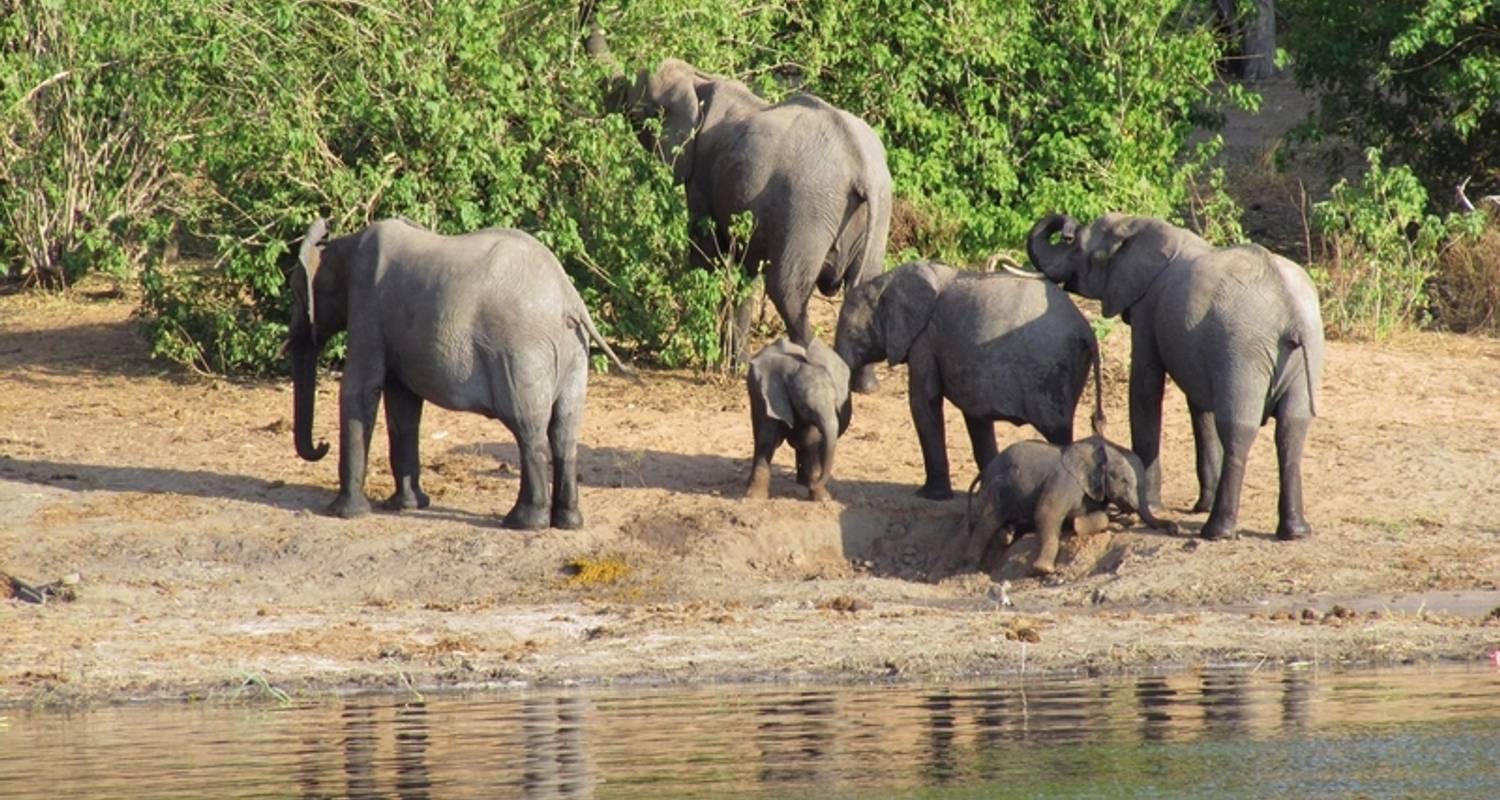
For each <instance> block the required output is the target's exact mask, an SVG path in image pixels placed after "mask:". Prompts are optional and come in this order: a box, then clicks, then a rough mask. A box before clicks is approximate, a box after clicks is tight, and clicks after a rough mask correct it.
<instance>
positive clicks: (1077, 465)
mask: <svg viewBox="0 0 1500 800" xmlns="http://www.w3.org/2000/svg"><path fill="white" fill-rule="evenodd" d="M976 486H977V487H979V492H978V500H979V514H978V518H977V520H976V524H975V526H974V527H973V528H972V529H971V530H970V531H969V536H970V537H971V540H974V539H977V540H979V541H984V542H992V541H995V540H996V539H997V538H998V541H999V542H1000V543H1001V544H1002V545H1009V544H1010V542H1011V540H1012V536H1013V535H1014V534H1020V533H1026V532H1028V531H1035V532H1036V533H1037V535H1038V536H1040V537H1041V540H1042V543H1041V548H1040V550H1039V551H1038V552H1037V556H1036V560H1035V561H1033V562H1032V565H1031V571H1032V573H1033V574H1036V575H1051V574H1052V573H1053V572H1055V571H1056V569H1057V550H1058V545H1059V543H1060V541H1061V536H1062V528H1063V525H1064V524H1065V523H1067V522H1072V524H1073V527H1074V529H1075V530H1077V531H1078V532H1080V533H1086V532H1092V531H1097V530H1102V529H1103V528H1104V526H1105V525H1107V524H1108V523H1109V519H1108V516H1107V515H1106V513H1105V512H1106V509H1107V508H1108V506H1109V505H1111V504H1113V505H1115V506H1116V507H1118V508H1120V509H1122V510H1124V511H1133V512H1137V513H1139V514H1140V515H1141V519H1142V520H1143V521H1144V522H1145V523H1146V524H1148V525H1150V526H1152V527H1153V528H1162V529H1165V530H1167V531H1170V532H1171V533H1174V534H1175V533H1176V532H1177V525H1176V523H1172V522H1166V521H1164V520H1160V519H1157V518H1156V517H1155V516H1154V515H1153V514H1152V513H1151V509H1150V505H1149V504H1148V503H1147V502H1146V491H1147V483H1146V476H1145V468H1144V467H1143V466H1142V465H1141V460H1140V459H1139V458H1137V457H1136V455H1135V453H1132V452H1130V451H1128V450H1125V449H1124V448H1122V447H1120V446H1119V445H1117V444H1114V443H1113V442H1110V441H1108V440H1106V439H1105V438H1104V437H1102V436H1090V437H1089V438H1087V439H1081V440H1079V441H1076V442H1074V443H1072V444H1069V445H1058V444H1050V443H1048V442H1038V441H1023V442H1016V443H1014V444H1012V445H1010V446H1009V447H1007V448H1005V449H1004V450H1002V451H1000V454H999V455H997V456H995V458H994V460H992V461H990V463H989V464H988V465H987V466H985V468H984V471H983V472H982V473H980V475H979V477H977V478H975V479H974V482H973V483H972V484H970V485H969V505H970V510H968V511H966V512H965V518H966V519H974V517H973V514H972V506H973V504H974V500H975V491H974V490H975V487H976Z"/></svg>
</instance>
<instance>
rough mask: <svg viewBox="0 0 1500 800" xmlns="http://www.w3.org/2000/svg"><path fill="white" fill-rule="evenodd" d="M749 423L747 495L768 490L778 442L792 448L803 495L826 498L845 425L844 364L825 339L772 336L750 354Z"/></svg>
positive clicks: (758, 495)
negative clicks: (803, 341)
mask: <svg viewBox="0 0 1500 800" xmlns="http://www.w3.org/2000/svg"><path fill="white" fill-rule="evenodd" d="M745 382H746V384H747V385H748V387H749V389H750V425H751V428H752V429H753V430H754V433H755V456H754V460H753V463H752V465H751V471H750V485H749V486H748V487H746V489H745V496H746V497H749V498H756V499H765V498H766V497H767V496H769V494H770V486H771V457H772V456H773V455H774V454H775V452H776V448H777V447H780V446H781V443H782V442H785V441H790V442H791V443H792V447H793V448H794V449H795V450H796V451H797V482H798V483H800V484H802V485H803V486H805V487H807V490H808V499H811V500H827V499H829V494H828V478H829V476H830V475H832V474H833V454H834V450H835V448H836V445H837V444H838V439H839V437H840V436H842V435H844V431H846V430H848V429H849V415H850V411H851V403H850V399H849V367H848V365H847V364H845V363H844V360H843V359H841V358H839V357H838V355H837V354H835V353H834V352H833V350H831V349H829V347H828V345H826V344H823V343H822V342H820V341H818V340H816V339H814V340H813V343H812V345H811V346H810V347H805V348H804V347H803V346H802V345H799V344H797V343H795V342H792V341H789V340H787V339H786V338H781V339H777V340H776V341H775V342H773V343H772V344H770V345H767V346H766V347H765V348H764V349H762V350H761V351H760V352H759V353H756V354H755V357H754V358H752V359H750V371H749V375H748V376H747V377H746V379H745Z"/></svg>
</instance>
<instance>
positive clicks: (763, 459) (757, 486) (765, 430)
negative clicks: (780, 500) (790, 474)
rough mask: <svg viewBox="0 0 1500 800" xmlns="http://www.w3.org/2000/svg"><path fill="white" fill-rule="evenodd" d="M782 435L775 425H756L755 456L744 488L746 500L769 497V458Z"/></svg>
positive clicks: (779, 444)
mask: <svg viewBox="0 0 1500 800" xmlns="http://www.w3.org/2000/svg"><path fill="white" fill-rule="evenodd" d="M782 434H783V431H782V430H781V429H780V427H779V426H777V425H774V424H770V423H769V422H767V423H759V422H757V423H756V425H755V455H754V456H753V457H752V459H751V465H750V484H749V485H748V486H746V487H745V497H746V498H749V499H751V500H764V499H766V498H767V497H770V496H771V458H772V456H774V455H775V454H776V448H778V447H780V446H781V441H782V439H783V438H784V437H783V435H782Z"/></svg>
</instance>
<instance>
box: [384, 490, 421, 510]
mask: <svg viewBox="0 0 1500 800" xmlns="http://www.w3.org/2000/svg"><path fill="white" fill-rule="evenodd" d="M430 505H432V498H430V497H428V496H427V493H426V492H421V491H415V492H396V493H395V494H393V495H391V496H390V497H388V498H386V501H385V508H386V510H387V511H411V510H412V509H422V508H426V507H428V506H430Z"/></svg>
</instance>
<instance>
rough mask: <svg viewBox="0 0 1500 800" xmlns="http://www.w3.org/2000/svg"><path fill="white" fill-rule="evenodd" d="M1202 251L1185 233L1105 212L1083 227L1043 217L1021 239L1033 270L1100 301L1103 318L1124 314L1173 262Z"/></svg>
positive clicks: (1145, 219)
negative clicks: (1055, 239) (1028, 233)
mask: <svg viewBox="0 0 1500 800" xmlns="http://www.w3.org/2000/svg"><path fill="white" fill-rule="evenodd" d="M1054 236H1056V237H1057V238H1058V241H1057V242H1053V241H1052V238H1053V237H1054ZM1208 247H1209V245H1208V243H1207V242H1205V241H1204V240H1203V239H1201V238H1199V237H1198V236H1197V235H1196V234H1194V233H1192V232H1191V231H1188V230H1184V229H1182V228H1178V227H1176V226H1175V225H1171V224H1169V223H1167V222H1164V221H1162V220H1159V219H1153V218H1151V217H1134V216H1127V215H1124V214H1105V215H1104V216H1102V217H1100V218H1099V219H1097V220H1095V221H1093V222H1092V223H1090V224H1088V225H1080V224H1079V223H1078V221H1077V220H1074V219H1073V218H1072V217H1069V216H1066V215H1064V214H1049V215H1047V216H1046V217H1043V218H1042V219H1041V220H1039V221H1038V222H1037V223H1036V225H1034V226H1032V228H1031V233H1030V235H1028V236H1027V238H1026V253H1027V255H1028V256H1030V258H1031V263H1032V264H1033V265H1035V266H1036V268H1037V269H1039V270H1041V271H1042V273H1044V274H1045V275H1046V276H1047V277H1048V278H1050V279H1052V280H1053V281H1054V282H1057V283H1060V284H1062V285H1063V288H1065V289H1067V290H1068V291H1070V292H1073V293H1075V294H1079V295H1082V296H1084V297H1088V298H1092V299H1095V300H1099V301H1101V304H1102V306H1103V313H1104V316H1106V317H1113V316H1116V315H1118V314H1121V313H1124V312H1126V311H1128V310H1130V307H1131V306H1133V305H1135V304H1136V303H1137V302H1139V301H1140V299H1141V298H1142V297H1144V296H1145V295H1146V292H1147V291H1148V290H1149V289H1150V288H1151V285H1152V282H1153V281H1155V280H1156V276H1157V275H1159V274H1161V271H1162V270H1163V269H1165V268H1166V267H1167V265H1168V264H1170V263H1172V261H1173V260H1175V259H1177V258H1179V257H1183V256H1187V255H1190V254H1193V255H1196V253H1197V252H1199V251H1201V250H1205V249H1208Z"/></svg>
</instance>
